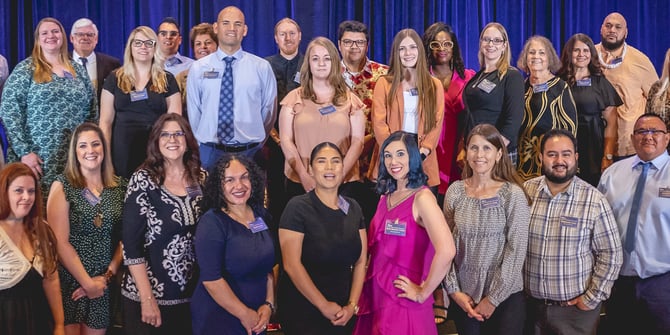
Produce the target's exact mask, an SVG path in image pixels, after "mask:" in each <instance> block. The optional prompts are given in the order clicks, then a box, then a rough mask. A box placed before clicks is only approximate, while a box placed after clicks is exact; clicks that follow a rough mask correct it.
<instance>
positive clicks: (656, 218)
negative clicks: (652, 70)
mask: <svg viewBox="0 0 670 335" xmlns="http://www.w3.org/2000/svg"><path fill="white" fill-rule="evenodd" d="M630 140H631V142H632V144H633V147H634V148H635V155H634V156H632V157H629V158H626V159H624V160H621V161H618V162H615V163H614V164H612V166H610V167H609V168H608V169H607V170H605V172H604V173H603V175H602V177H601V178H600V185H599V186H598V189H599V190H600V191H601V192H602V193H603V194H604V195H605V197H606V198H607V200H608V201H609V203H610V204H611V205H612V209H613V211H614V217H615V218H616V221H617V226H618V227H619V235H620V236H621V241H622V242H621V243H622V245H623V249H624V255H623V266H622V267H621V272H620V274H619V279H617V280H616V282H615V283H614V288H613V289H612V297H611V299H610V301H609V302H608V304H607V324H609V325H610V329H609V330H610V331H609V332H606V334H614V330H616V333H618V334H626V333H628V334H633V333H634V334H670V156H668V152H667V151H666V148H667V146H668V142H670V134H668V129H667V126H666V124H665V122H663V119H661V118H660V117H659V116H658V115H656V114H643V115H642V116H640V117H639V118H638V119H637V121H636V122H635V124H634V127H633V134H632V135H631V137H630ZM631 320H635V321H634V322H632V321H631Z"/></svg>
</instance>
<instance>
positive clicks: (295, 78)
mask: <svg viewBox="0 0 670 335" xmlns="http://www.w3.org/2000/svg"><path fill="white" fill-rule="evenodd" d="M293 81H295V82H296V83H298V84H300V71H298V72H296V73H295V76H293Z"/></svg>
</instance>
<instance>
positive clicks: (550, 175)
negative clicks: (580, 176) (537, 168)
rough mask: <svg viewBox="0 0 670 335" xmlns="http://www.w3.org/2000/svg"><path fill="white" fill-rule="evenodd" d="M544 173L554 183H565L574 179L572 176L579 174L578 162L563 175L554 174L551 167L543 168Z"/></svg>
mask: <svg viewBox="0 0 670 335" xmlns="http://www.w3.org/2000/svg"><path fill="white" fill-rule="evenodd" d="M542 174H543V175H544V177H545V178H547V180H549V181H550V182H552V183H554V184H563V183H565V182H567V181H569V180H570V179H572V177H574V176H575V175H576V174H577V164H575V166H573V167H572V168H569V169H568V170H567V171H566V173H565V176H563V177H560V176H557V175H554V174H553V173H552V172H551V168H548V169H545V168H542Z"/></svg>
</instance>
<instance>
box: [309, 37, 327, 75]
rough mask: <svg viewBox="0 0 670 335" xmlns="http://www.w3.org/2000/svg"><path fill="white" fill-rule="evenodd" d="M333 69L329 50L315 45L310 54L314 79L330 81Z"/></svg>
mask: <svg viewBox="0 0 670 335" xmlns="http://www.w3.org/2000/svg"><path fill="white" fill-rule="evenodd" d="M331 68H332V60H331V58H330V54H329V53H328V49H326V48H324V47H322V46H320V45H314V46H313V47H312V48H311V50H310V52H309V70H310V72H311V73H312V77H313V78H314V79H323V80H326V79H328V75H329V74H330V70H331Z"/></svg>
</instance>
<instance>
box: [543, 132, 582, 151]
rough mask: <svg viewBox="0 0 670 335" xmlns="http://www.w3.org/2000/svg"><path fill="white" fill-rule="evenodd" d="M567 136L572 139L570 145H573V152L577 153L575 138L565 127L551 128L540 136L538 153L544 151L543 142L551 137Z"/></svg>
mask: <svg viewBox="0 0 670 335" xmlns="http://www.w3.org/2000/svg"><path fill="white" fill-rule="evenodd" d="M561 136H562V137H567V138H569V139H570V140H571V141H572V146H573V147H574V150H575V153H577V138H575V135H573V134H572V133H571V132H570V131H568V130H566V129H552V130H550V131H548V132H546V133H544V135H543V136H542V140H541V141H540V154H543V153H544V144H545V143H547V141H548V140H549V139H550V138H552V137H561Z"/></svg>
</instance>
